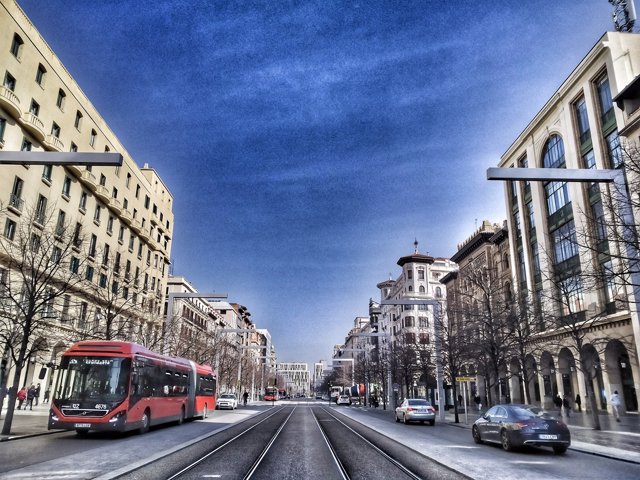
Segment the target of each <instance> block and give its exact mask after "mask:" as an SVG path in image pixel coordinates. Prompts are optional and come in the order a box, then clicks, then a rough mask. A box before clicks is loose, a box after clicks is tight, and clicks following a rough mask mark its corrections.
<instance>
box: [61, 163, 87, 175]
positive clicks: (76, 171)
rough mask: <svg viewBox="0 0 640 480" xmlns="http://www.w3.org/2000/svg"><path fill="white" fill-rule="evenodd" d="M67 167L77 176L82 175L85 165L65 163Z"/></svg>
mask: <svg viewBox="0 0 640 480" xmlns="http://www.w3.org/2000/svg"><path fill="white" fill-rule="evenodd" d="M65 166H66V167H67V169H68V170H69V171H70V172H71V173H72V174H74V175H75V176H76V177H78V178H80V177H82V172H83V171H84V167H83V166H82V165H65Z"/></svg>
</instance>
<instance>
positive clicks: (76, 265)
mask: <svg viewBox="0 0 640 480" xmlns="http://www.w3.org/2000/svg"><path fill="white" fill-rule="evenodd" d="M79 269H80V260H78V257H71V261H70V262H69V270H71V271H72V272H73V273H78V270H79Z"/></svg>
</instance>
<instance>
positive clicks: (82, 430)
mask: <svg viewBox="0 0 640 480" xmlns="http://www.w3.org/2000/svg"><path fill="white" fill-rule="evenodd" d="M88 433H89V429H88V428H76V434H77V435H79V436H81V437H84V436H85V435H87V434H88Z"/></svg>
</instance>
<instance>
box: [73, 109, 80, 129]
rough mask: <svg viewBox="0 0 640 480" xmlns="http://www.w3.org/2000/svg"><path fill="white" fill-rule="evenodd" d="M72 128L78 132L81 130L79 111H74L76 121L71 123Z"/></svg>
mask: <svg viewBox="0 0 640 480" xmlns="http://www.w3.org/2000/svg"><path fill="white" fill-rule="evenodd" d="M73 126H74V127H76V129H77V130H78V131H79V130H80V128H82V113H81V112H80V110H76V120H75V122H74V123H73Z"/></svg>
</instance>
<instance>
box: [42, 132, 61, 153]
mask: <svg viewBox="0 0 640 480" xmlns="http://www.w3.org/2000/svg"><path fill="white" fill-rule="evenodd" d="M42 145H43V146H44V148H46V149H47V150H55V151H56V152H61V151H62V150H64V143H62V141H61V140H60V139H59V138H58V137H56V136H55V135H52V134H49V135H47V136H46V138H45V139H44V142H42Z"/></svg>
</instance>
